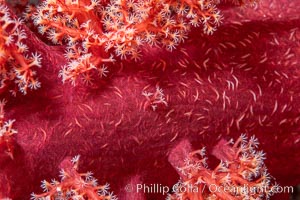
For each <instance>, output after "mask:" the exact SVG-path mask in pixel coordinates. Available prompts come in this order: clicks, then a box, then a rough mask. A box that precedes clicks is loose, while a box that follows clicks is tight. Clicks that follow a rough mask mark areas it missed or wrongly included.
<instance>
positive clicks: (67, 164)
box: [31, 155, 117, 200]
mask: <svg viewBox="0 0 300 200" xmlns="http://www.w3.org/2000/svg"><path fill="white" fill-rule="evenodd" d="M79 158H80V156H79V155H77V156H75V157H74V158H73V159H69V158H66V159H65V160H64V161H63V162H62V163H61V171H60V177H61V181H60V182H59V181H56V180H55V179H52V181H51V182H48V181H46V180H43V181H42V184H41V188H43V190H44V193H42V194H35V193H32V194H31V199H32V200H52V199H55V200H86V199H87V200H88V199H91V200H116V199H117V198H116V196H115V195H113V193H109V192H108V189H109V184H105V185H98V181H97V179H95V178H94V177H93V173H92V172H86V173H79V172H78V171H77V170H78V162H79Z"/></svg>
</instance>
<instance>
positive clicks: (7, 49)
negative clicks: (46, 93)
mask: <svg viewBox="0 0 300 200" xmlns="http://www.w3.org/2000/svg"><path fill="white" fill-rule="evenodd" d="M21 24H22V20H20V19H14V18H13V17H11V14H10V12H9V10H8V7H7V6H6V5H5V4H4V3H0V80H1V81H0V89H1V90H4V89H5V88H9V86H10V85H11V84H12V83H14V84H15V85H16V86H17V87H18V88H19V90H20V91H21V92H22V93H23V94H26V93H27V91H28V88H29V89H38V88H40V86H41V83H40V82H39V81H38V79H37V78H36V71H35V68H36V67H41V56H40V55H39V54H37V53H31V55H29V48H28V46H27V45H26V44H25V43H24V42H25V39H26V38H27V35H26V33H25V30H24V29H23V28H22V25H21ZM10 92H12V93H13V95H16V89H11V90H10Z"/></svg>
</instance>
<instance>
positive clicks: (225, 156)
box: [167, 135, 277, 200]
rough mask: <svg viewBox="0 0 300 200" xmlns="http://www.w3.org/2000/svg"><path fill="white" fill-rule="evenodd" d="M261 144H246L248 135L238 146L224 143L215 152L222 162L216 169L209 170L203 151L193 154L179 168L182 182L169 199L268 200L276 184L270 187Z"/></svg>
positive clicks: (255, 140)
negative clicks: (258, 149) (259, 148)
mask: <svg viewBox="0 0 300 200" xmlns="http://www.w3.org/2000/svg"><path fill="white" fill-rule="evenodd" d="M258 144H259V143H258V140H257V139H256V138H255V137H254V136H252V137H251V138H250V140H249V141H247V138H246V136H245V135H242V136H241V137H240V138H239V139H238V140H237V141H236V142H235V143H233V141H232V140H231V141H230V142H227V141H225V140H221V141H220V142H219V143H218V144H217V145H216V146H215V147H214V150H213V155H215V156H216V157H217V158H218V159H220V160H221V162H220V163H219V165H218V166H217V167H216V168H215V169H214V170H210V169H209V168H208V167H207V164H206V160H207V157H206V156H205V149H204V148H203V149H201V150H198V151H193V152H190V153H189V154H188V156H187V158H186V159H185V160H184V165H183V166H180V167H177V170H178V172H179V174H180V176H181V179H180V180H179V182H178V183H177V184H176V185H175V188H176V189H175V193H174V194H173V195H169V196H168V198H167V199H169V200H171V199H172V200H175V199H176V200H178V199H219V200H236V199H269V198H270V196H272V195H273V194H274V191H276V190H274V189H275V188H276V187H277V185H272V184H271V180H272V179H271V176H270V175H269V173H268V172H267V168H266V166H265V164H264V160H265V153H263V152H262V151H257V149H256V148H257V147H258ZM176 152H177V151H176ZM174 153H175V152H174ZM171 156H173V155H172V154H171ZM173 164H174V163H173ZM182 188H185V189H182Z"/></svg>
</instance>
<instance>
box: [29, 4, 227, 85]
mask: <svg viewBox="0 0 300 200" xmlns="http://www.w3.org/2000/svg"><path fill="white" fill-rule="evenodd" d="M216 4H217V3H216V2H215V1H212V0H201V1H187V0H183V1H168V0H166V1H165V0H163V1H162V0H159V1H158V0H150V1H144V0H137V1H135V0H129V1H127V0H126V1H124V0H118V1H110V2H109V1H99V0H92V1H90V0H88V1H87V0H84V1H83V0H82V1H78V0H76V1H58V0H46V1H43V2H42V3H41V4H39V5H38V6H37V8H33V7H32V6H29V7H28V8H27V13H26V14H25V17H26V18H27V19H32V20H33V23H34V25H35V26H37V29H38V32H39V33H40V34H42V35H44V34H46V37H47V38H48V39H49V40H50V41H51V42H53V43H54V44H67V47H66V52H65V57H66V59H67V60H68V61H69V62H68V64H67V65H65V66H64V67H63V69H62V70H61V72H60V76H61V77H62V80H63V82H65V81H67V80H70V81H71V82H72V83H73V84H75V80H76V79H77V77H78V76H79V75H82V76H83V81H84V82H86V83H89V82H90V81H92V79H93V75H94V74H95V72H96V73H97V74H99V73H100V75H102V74H103V68H105V65H104V64H106V63H109V62H114V61H115V59H114V56H118V57H120V58H121V59H123V60H124V59H126V58H128V57H130V58H131V59H133V60H135V61H138V60H139V59H140V57H141V47H142V46H145V45H150V46H164V47H165V48H167V49H168V50H169V51H172V50H174V49H175V48H176V46H178V44H179V43H181V42H183V41H184V40H185V39H187V34H188V33H189V32H190V29H191V26H194V27H198V26H202V27H203V31H204V32H205V33H207V34H212V33H213V32H214V31H215V30H216V27H217V26H219V24H220V23H221V19H222V17H221V15H220V11H219V10H217V8H216Z"/></svg>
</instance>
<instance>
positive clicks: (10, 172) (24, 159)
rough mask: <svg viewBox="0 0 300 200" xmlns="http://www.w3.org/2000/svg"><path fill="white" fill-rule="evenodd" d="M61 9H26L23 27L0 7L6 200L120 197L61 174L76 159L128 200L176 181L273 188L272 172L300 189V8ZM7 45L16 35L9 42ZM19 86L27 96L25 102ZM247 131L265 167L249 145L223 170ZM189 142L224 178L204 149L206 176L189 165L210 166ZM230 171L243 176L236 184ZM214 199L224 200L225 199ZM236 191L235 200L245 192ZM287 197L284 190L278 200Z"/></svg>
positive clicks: (60, 5) (59, 4) (148, 5)
mask: <svg viewBox="0 0 300 200" xmlns="http://www.w3.org/2000/svg"><path fill="white" fill-rule="evenodd" d="M8 2H12V1H8ZM54 2H55V1H40V2H39V4H37V5H36V6H33V7H27V9H26V11H27V13H25V14H23V15H22V16H25V17H26V20H27V22H26V23H23V22H22V21H21V20H17V17H16V14H18V16H21V13H18V12H19V10H20V9H17V8H16V7H14V6H7V5H6V3H4V2H3V1H1V0H0V3H1V10H0V13H1V15H0V19H1V20H2V21H1V30H2V32H1V35H0V38H1V39H0V40H1V43H0V46H1V47H2V49H1V63H0V64H1V72H0V74H1V84H2V85H5V86H4V87H3V86H2V85H1V91H0V95H1V96H0V100H1V102H2V103H1V133H2V134H3V135H2V137H1V152H0V154H1V156H0V199H1V198H2V199H12V200H25V199H29V198H30V194H31V193H32V192H35V193H36V195H32V197H34V198H35V197H37V198H45V199H49V198H50V197H51V198H52V197H53V196H54V197H53V198H56V197H57V198H60V195H61V193H60V191H59V190H60V187H61V188H62V191H61V192H66V193H67V190H70V193H68V195H73V196H75V197H74V198H76V196H78V195H81V196H82V191H85V190H87V189H86V188H85V187H84V186H87V187H96V188H97V189H100V195H102V196H108V197H107V198H111V197H112V195H110V194H109V193H105V194H102V192H104V190H101V188H98V187H100V186H98V185H97V186H96V184H94V185H93V182H89V180H86V175H87V174H81V173H80V172H76V170H75V169H74V168H73V167H74V166H73V164H72V165H71V164H70V162H69V164H70V165H69V166H72V167H70V168H66V166H65V165H63V163H65V162H63V163H62V161H64V160H66V157H67V158H68V157H69V156H74V155H77V154H80V155H81V160H80V163H79V165H80V166H79V169H80V171H81V170H82V171H93V174H94V175H93V177H97V178H98V179H99V183H100V185H101V184H103V183H106V182H107V183H110V188H111V191H114V194H116V195H117V196H118V198H119V199H120V200H123V199H124V200H127V199H128V200H132V199H133V200H145V199H152V200H162V199H165V198H166V196H163V195H162V194H160V193H159V194H157V193H134V192H132V193H128V192H127V193H126V191H124V188H125V186H126V185H128V184H144V183H145V184H148V185H150V184H155V183H158V184H162V185H166V186H169V187H172V185H173V184H174V183H176V182H177V181H178V178H179V176H180V177H181V180H182V181H181V182H180V184H183V183H184V182H186V181H188V180H191V182H194V180H195V179H196V177H197V179H198V178H199V177H203V180H202V179H201V178H200V180H199V185H205V184H204V183H202V182H201V181H203V182H204V181H206V182H208V181H209V180H213V178H216V180H218V181H219V182H222V181H221V179H222V178H223V180H224V181H227V182H229V183H230V184H232V185H235V186H236V185H241V183H243V182H245V183H249V182H251V184H262V185H267V184H266V182H267V178H266V175H267V174H266V173H264V171H263V168H264V166H265V165H266V166H268V171H269V172H270V174H272V175H273V176H274V177H276V181H277V182H278V183H279V184H280V185H282V186H294V185H297V184H299V182H300V171H299V169H300V152H299V148H300V134H299V133H300V129H299V127H300V116H299V103H300V81H299V80H300V70H299V58H300V56H299V55H300V44H299V41H300V30H299V27H300V18H299V11H300V3H299V0H294V1H286V0H263V1H261V3H259V4H258V5H256V7H249V8H248V7H243V8H240V7H239V6H236V5H240V4H244V3H246V2H254V1H243V0H240V1H237V0H233V1H232V0H228V1H213V0H211V1H209V0H199V1H192V0H182V1H181V0H179V1H173V0H170V1H151V0H146V1H136V0H132V1H129V0H128V1H113V0H112V1H63V0H60V1H56V3H54ZM124 2H125V4H124ZM13 3H15V1H13ZM130 3H131V4H132V5H130ZM168 5H170V6H169V8H168ZM195 5H197V6H195ZM90 8H93V9H92V10H89V9H90ZM101 8H102V9H101ZM143 8H144V9H143ZM79 10H80V11H79ZM179 11H181V12H179ZM194 12H195V13H196V14H195V13H194ZM134 13H136V16H135V15H134ZM221 14H222V15H223V23H221V24H220V25H219V24H218V23H217V22H220V19H221V17H220V16H221ZM126 15H128V16H126ZM210 15H211V16H210ZM216 16H218V18H216V19H217V20H215V19H214V17H216ZM130 17H131V18H130ZM143 17H145V18H143ZM159 17H165V18H166V19H167V20H165V21H164V20H162V19H160V18H159ZM140 18H142V19H141V21H138V20H139V19H140ZM197 18H199V21H197ZM7 20H8V22H7ZM132 20H133V21H132ZM135 20H136V21H135ZM155 20H156V21H155ZM181 20H182V21H181ZM152 22H160V24H157V23H152ZM195 22H198V23H199V27H198V28H197V27H194V26H197V23H195ZM31 23H32V24H31ZM105 23H106V25H105ZM130 23H132V24H130ZM206 23H208V24H206ZM129 24H130V25H129ZM182 24H184V25H186V29H183V28H182V27H181V26H182ZM156 26H157V27H156ZM217 26H218V28H217ZM28 27H29V28H30V30H29V28H28ZM168 27H169V29H168ZM215 28H217V29H216V30H214V29H215ZM94 29H95V30H94ZM203 29H204V32H203ZM208 30H210V31H212V30H213V31H214V33H213V34H208V33H211V32H210V31H208ZM24 33H26V38H24V37H25V34H24ZM43 33H44V34H43ZM108 37H110V38H109V39H108ZM177 37H179V38H177ZM8 38H10V39H13V42H11V43H10V44H9V45H7V44H6V43H7V41H10V40H8ZM21 38H22V39H21ZM110 39H111V40H110ZM183 40H184V42H183ZM172 42H173V43H172ZM24 44H26V45H25V46H24ZM27 47H28V48H27ZM175 47H176V48H175ZM22 48H23V49H27V50H24V51H23V50H22ZM20 49H21V50H20ZM3 52H4V53H3ZM35 52H37V53H39V54H37V53H35ZM136 53H138V54H136ZM3 54H4V55H5V56H3ZM139 56H140V60H138V61H137V62H136V61H135V60H136V59H138V58H139ZM135 58H136V59H135ZM106 59H108V60H106ZM106 61H108V62H109V63H110V62H112V61H115V62H112V63H111V64H109V63H106ZM33 63H35V64H41V65H42V67H41V68H39V66H38V65H36V66H33V65H32V64H33ZM35 70H38V71H37V73H35V72H34V71H35ZM59 76H60V77H59ZM96 76H100V77H101V78H99V77H98V78H97V77H96ZM37 78H38V80H39V81H40V82H41V85H40V86H41V87H40V88H39V89H38V90H29V88H32V89H35V87H34V86H36V88H37V87H38V86H39V84H35V83H39V82H34V81H36V80H37ZM61 79H63V81H65V82H69V81H71V82H73V83H76V84H75V86H72V85H71V84H63V83H62V82H61ZM20 82H22V83H21V84H19V83H20ZM81 82H85V83H88V84H90V85H89V86H86V85H85V84H81ZM16 89H18V90H21V92H23V93H24V94H25V91H26V93H27V94H26V95H18V93H16ZM11 94H16V97H14V95H11ZM3 99H6V102H7V103H6V105H5V107H4V109H5V119H4V118H3V112H4V111H3V106H4V103H3V102H4V101H3ZM9 119H15V121H14V123H13V124H12V122H13V121H11V122H10V121H9ZM6 121H8V123H5V122H6ZM12 125H13V126H12ZM14 130H18V134H15V131H14ZM240 133H246V134H248V135H256V136H257V138H259V141H260V143H261V147H262V149H264V151H265V152H266V155H268V159H266V160H264V163H265V165H264V164H263V162H262V160H263V159H262V156H263V155H262V154H259V153H258V152H256V153H255V155H254V151H252V150H251V149H248V150H246V149H245V148H247V147H243V148H242V149H243V151H246V152H247V153H248V155H246V154H245V155H242V154H240V153H238V158H236V159H235V160H233V163H229V162H228V160H232V155H233V154H232V152H235V154H237V150H238V149H240V148H241V147H242V146H241V143H240V142H238V144H237V145H236V146H234V144H233V145H232V144H231V143H230V144H227V142H225V140H228V139H230V138H237V137H239V135H240ZM183 139H187V140H189V141H190V142H191V143H192V144H193V146H194V147H195V148H196V149H197V148H198V147H202V146H206V147H207V148H206V149H207V152H213V155H215V157H216V158H218V159H220V160H222V161H223V162H222V164H221V165H220V166H219V167H218V168H217V169H215V167H217V165H218V162H219V160H218V159H216V158H215V157H213V156H211V157H209V155H210V154H209V153H208V155H207V156H208V158H209V159H207V163H208V166H210V167H212V168H211V169H209V168H205V166H202V165H201V167H202V168H201V169H203V171H206V172H210V174H204V175H203V174H202V171H201V170H198V171H197V170H194V171H193V170H192V169H189V168H188V167H186V165H189V164H190V165H197V164H195V163H197V162H200V160H201V159H204V158H202V157H201V155H200V157H198V154H192V153H191V152H192V150H191V149H190V148H188V147H185V148H183V150H182V151H186V152H188V153H187V154H186V155H185V156H178V155H180V154H182V153H180V152H179V153H178V154H176V153H171V154H170V152H174V151H173V150H172V149H174V146H175V149H176V148H177V146H176V145H177V144H178V142H180V141H182V140H183ZM219 141H221V142H220V143H219V145H217V147H214V146H215V145H216V144H218V142H219ZM254 143H255V142H254ZM245 145H246V146H247V145H248V146H249V143H245ZM253 145H254V144H251V147H253ZM218 146H219V147H218ZM190 153H191V154H190ZM200 153H201V152H200ZM257 153H258V154H257ZM256 155H258V156H260V157H258V158H255V156H256ZM168 158H169V161H170V163H171V164H172V166H174V168H175V169H177V171H176V170H175V169H174V168H173V167H172V166H171V165H170V163H169V162H168ZM186 158H189V160H187V162H184V160H185V159H186ZM198 159H199V160H198ZM255 159H260V160H257V162H254V160H255ZM67 160H69V159H67ZM203 161H204V160H203ZM226 161H227V162H226ZM214 162H215V163H214ZM238 163H240V164H241V163H243V164H244V165H238ZM200 164H201V163H200ZM202 164H203V163H202ZM256 164H257V165H258V166H259V167H261V168H259V169H258V171H257V166H256ZM177 167H179V168H177ZM197 167H198V166H197ZM59 168H60V169H64V171H68V170H70V171H69V172H68V175H70V176H66V179H63V180H60V181H57V182H56V181H54V182H52V184H51V181H49V182H46V181H43V182H42V183H43V184H42V186H43V189H45V190H46V189H47V190H48V191H45V192H44V193H43V191H42V190H41V188H40V187H39V185H40V181H41V180H51V179H52V178H54V177H59V174H58V171H59V170H58V169H59ZM75 168H77V167H75ZM220 168H221V169H224V170H226V174H225V173H224V174H222V172H221V171H220V170H218V169H220ZM71 169H72V170H71ZM73 169H74V170H73ZM246 169H248V171H247V170H246ZM214 170H216V173H215V175H214V174H213V173H212V172H213V171H214ZM230 170H237V172H236V173H237V175H236V176H233V175H231V174H232V171H231V173H230V174H229V175H228V171H230ZM182 172H184V173H185V174H186V175H184V174H182ZM188 173H191V175H189V174H188ZM78 174H79V176H80V177H79V176H78ZM178 174H179V176H178ZM73 175H74V176H73ZM209 175H210V176H209ZM255 175H257V177H256V176H255ZM250 176H251V181H250ZM74 177H75V179H74ZM208 177H210V179H209V178H208ZM67 180H72V181H79V183H78V182H75V183H74V184H73V183H72V184H71V183H70V184H68V183H66V182H65V181H67ZM94 180H95V179H93V181H94ZM264 180H265V181H264ZM67 182H68V181H67ZM200 182H201V184H200ZM80 183H83V185H81V184H80ZM195 183H197V181H196V182H195ZM78 184H79V185H78ZM90 184H92V185H90ZM180 184H179V185H180ZM249 184H250V183H249ZM270 186H272V185H270ZM73 188H75V189H73ZM96 188H95V189H96ZM206 188H207V187H206ZM55 189H56V192H54V190H55ZM63 189H65V190H63ZM211 189H212V190H214V189H216V188H211ZM73 190H75V191H73ZM49 195H50V197H49ZM51 195H52V196H51ZM66 195H67V194H66ZM98 195H99V194H98ZM177 195H178V196H179V198H180V195H181V194H177ZM184 195H185V194H182V196H184ZM188 195H192V194H188ZM203 195H204V194H203ZM205 195H207V196H203V198H206V197H207V198H210V199H214V198H219V199H222V198H223V199H226V197H228V195H229V193H228V194H225V193H224V197H223V196H222V197H220V196H217V194H212V193H209V191H206V192H205ZM214 195H216V196H214ZM230 195H233V194H232V193H230ZM234 195H236V196H237V197H233V198H235V199H236V198H238V195H239V193H237V194H236V193H234ZM255 195H258V198H260V197H259V196H260V194H255ZM110 196H111V197H110ZM261 196H262V197H261V198H262V199H264V198H267V197H268V196H269V194H268V193H264V195H263V194H262V195H261ZM288 196H289V193H287V192H286V193H282V194H276V195H274V196H272V197H271V199H272V200H275V199H280V200H286V199H288V198H289V197H288ZM193 197H194V196H193ZM255 197H256V196H255ZM51 198H50V199H51ZM80 198H81V197H80ZM83 198H88V196H84V195H83ZM97 198H98V197H97ZM99 198H101V197H99ZM174 198H177V196H176V195H175V197H174ZM197 198H198V197H195V198H194V199H197ZM241 198H242V197H241ZM249 198H250V199H251V196H250V197H249ZM194 199H193V200H194ZM200 199H201V198H200ZM51 200H52V199H51Z"/></svg>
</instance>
